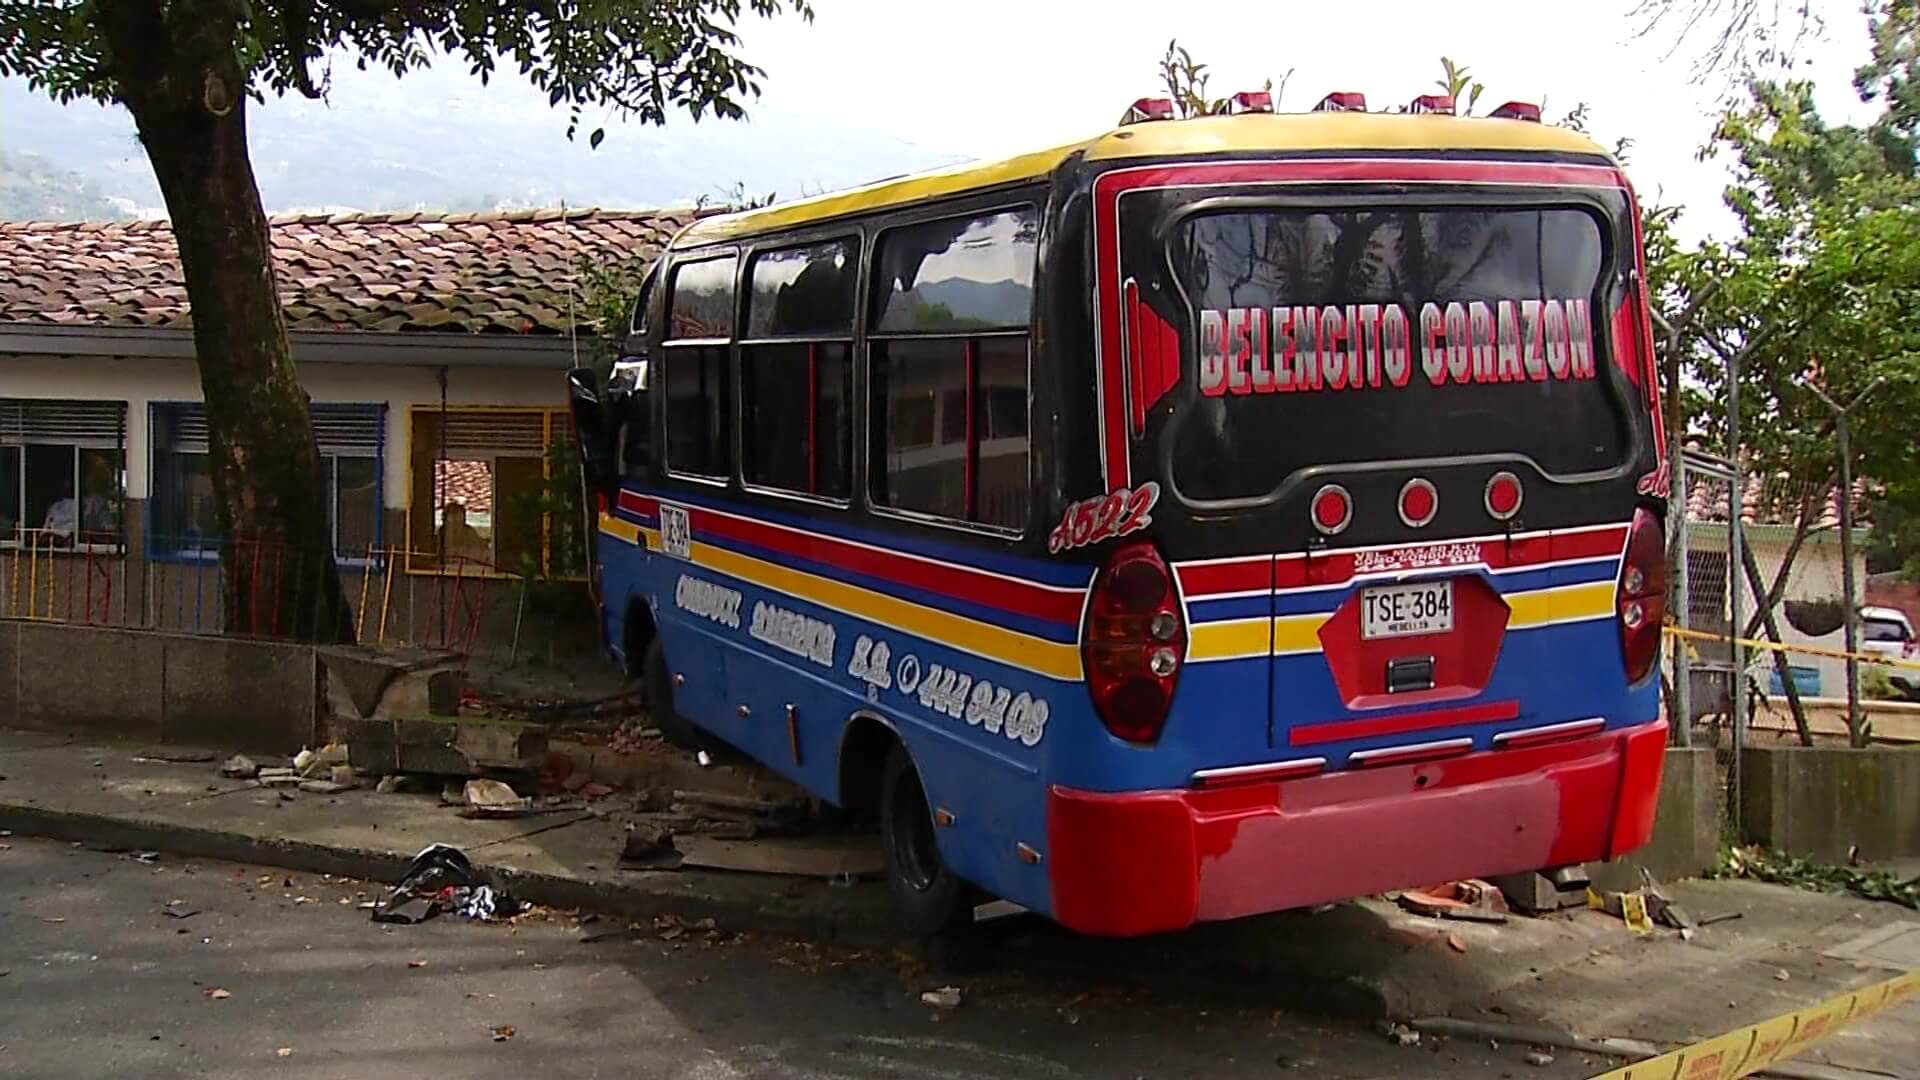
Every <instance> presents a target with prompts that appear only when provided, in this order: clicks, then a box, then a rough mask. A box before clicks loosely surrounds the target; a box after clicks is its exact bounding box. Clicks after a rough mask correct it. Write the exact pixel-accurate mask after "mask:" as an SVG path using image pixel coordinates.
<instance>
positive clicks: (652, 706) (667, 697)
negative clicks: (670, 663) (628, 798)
mask: <svg viewBox="0 0 1920 1080" xmlns="http://www.w3.org/2000/svg"><path fill="white" fill-rule="evenodd" d="M640 685H641V688H642V690H643V691H644V692H645V694H646V698H647V716H648V718H649V719H651V720H652V721H653V726H654V727H656V728H659V729H660V734H661V735H663V736H665V737H666V740H667V741H668V742H670V743H672V744H673V745H675V746H678V747H680V748H681V749H682V750H706V751H714V750H717V749H718V748H719V745H720V744H719V743H718V742H717V741H715V740H714V739H713V738H712V737H711V736H709V735H707V733H706V732H704V731H701V730H700V729H699V728H697V727H695V726H694V725H693V724H692V723H691V722H690V721H688V720H687V718H686V717H684V716H681V715H680V713H679V712H678V711H676V710H675V709H674V707H673V673H672V672H671V671H669V670H668V669H667V654H666V651H665V650H663V649H661V648H660V638H659V637H658V635H656V636H655V637H654V639H653V640H652V641H651V642H648V643H647V654H646V657H645V658H644V659H642V660H641V661H640Z"/></svg>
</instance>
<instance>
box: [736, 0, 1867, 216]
mask: <svg viewBox="0 0 1920 1080" xmlns="http://www.w3.org/2000/svg"><path fill="white" fill-rule="evenodd" d="M815 2H816V7H817V18H816V19H815V21H814V22H813V24H812V25H811V26H809V25H806V24H803V23H801V22H800V21H799V20H797V19H792V18H787V19H783V20H780V21H778V22H774V23H766V22H754V21H749V22H747V23H745V24H744V25H743V28H742V29H743V30H744V32H745V36H746V39H747V41H746V51H747V55H748V58H749V59H750V60H752V61H754V62H755V63H758V64H759V65H760V66H762V67H764V68H766V69H767V75H768V78H767V86H766V96H765V99H764V100H765V102H766V103H767V104H769V105H777V106H778V107H779V108H780V109H781V110H783V111H787V110H790V111H792V112H795V113H801V114H806V115H810V116H814V117H818V118H820V122H822V123H832V124H846V125H849V126H855V127H860V128H868V129H874V130H878V131H881V132H884V133H886V134H889V135H892V136H895V137H898V138H902V139H906V140H909V141H912V142H915V143H919V144H921V145H923V146H926V147H929V148H932V149H936V150H942V151H950V152H954V153H959V154H963V155H970V156H973V155H977V156H982V157H987V156H999V155H1004V154H1012V153H1018V152H1020V151H1022V150H1030V149H1036V148H1039V147H1041V146H1046V145H1052V144H1056V143H1063V142H1068V141H1072V140H1075V139H1079V138H1084V137H1087V136H1089V135H1091V134H1093V133H1096V132H1099V131H1102V130H1105V129H1106V128H1108V127H1111V126H1112V124H1113V123H1114V121H1115V120H1116V119H1117V118H1118V117H1119V115H1120V114H1121V112H1123V111H1124V110H1125V108H1126V106H1127V105H1128V104H1129V103H1130V102H1131V101H1133V99H1134V98H1137V97H1140V96H1144V95H1147V94H1152V93H1154V92H1156V90H1157V88H1158V75H1157V63H1158V60H1159V58H1160V56H1161V53H1162V52H1163V51H1164V49H1165V48H1166V44H1167V40H1168V39H1169V38H1178V39H1179V40H1180V43H1181V44H1182V45H1184V46H1186V47H1187V48H1188V49H1189V50H1190V51H1191V52H1192V53H1193V54H1194V56H1195V58H1196V59H1199V60H1203V61H1205V62H1206V63H1208V64H1209V65H1210V66H1211V70H1212V73H1213V82H1212V84H1211V86H1210V87H1209V89H1210V91H1211V92H1213V93H1214V94H1216V95H1220V96H1224V95H1225V94H1228V93H1231V92H1233V91H1234V90H1240V89H1255V88H1258V87H1259V86H1260V84H1261V83H1262V82H1263V81H1264V80H1265V79H1267V78H1272V79H1274V81H1275V82H1276V83H1277V82H1278V81H1279V79H1280V77H1281V76H1282V75H1283V74H1284V73H1285V72H1286V70H1287V69H1288V68H1290V67H1291V68H1294V69H1295V71H1294V74H1293V76H1292V79H1291V80H1290V81H1289V82H1288V83H1287V87H1286V97H1285V98H1284V99H1283V101H1282V103H1281V108H1282V109H1283V110H1284V109H1289V108H1291V109H1305V108H1309V107H1311V106H1312V104H1313V103H1314V102H1316V101H1318V100H1319V99H1320V97H1321V96H1322V95H1323V94H1325V93H1326V92H1328V91H1330V90H1359V91H1362V92H1364V93H1365V94H1366V95H1367V99H1368V103H1369V105H1370V106H1371V107H1373V108H1375V109H1379V108H1382V107H1385V106H1389V105H1397V104H1401V103H1404V102H1406V101H1408V100H1410V99H1412V98H1413V97H1414V96H1415V95H1416V94H1422V93H1431V92H1432V91H1433V89H1434V86H1433V83H1434V80H1435V79H1437V78H1438V77H1439V74H1440V62H1439V58H1440V57H1441V56H1442V55H1447V56H1451V57H1453V58H1454V59H1455V61H1456V62H1461V63H1465V64H1467V65H1468V66H1470V67H1471V69H1472V71H1473V74H1474V75H1475V76H1476V77H1477V78H1478V79H1480V80H1481V81H1482V82H1484V83H1486V84H1487V91H1486V94H1485V95H1484V96H1483V97H1482V99H1481V106H1480V107H1481V110H1482V111H1485V110H1486V109H1488V108H1491V107H1492V106H1494V105H1497V104H1499V103H1500V102H1502V101H1506V100H1510V99H1518V100H1523V101H1534V102H1539V101H1540V100H1541V99H1543V98H1544V99H1546V102H1547V107H1548V111H1549V113H1550V114H1560V113H1563V112H1565V111H1566V110H1567V109H1568V108H1570V107H1572V106H1573V105H1574V104H1575V103H1576V102H1579V101H1586V102H1588V103H1589V105H1590V107H1591V110H1590V111H1591V115H1590V123H1589V130H1590V131H1591V132H1592V133H1593V134H1594V136H1595V137H1596V138H1597V139H1598V140H1599V141H1601V142H1602V143H1603V144H1607V145H1611V143H1612V141H1613V139H1614V138H1615V137H1617V136H1622V135H1625V136H1631V137H1632V138H1633V139H1634V147H1633V149H1632V150H1631V151H1630V155H1629V171H1630V173H1631V174H1632V176H1633V178H1634V182H1635V186H1636V187H1638V188H1639V189H1640V191H1641V195H1642V199H1643V201H1647V202H1656V201H1657V202H1663V203H1669V204H1672V203H1679V204H1682V205H1684V206H1686V207H1687V208H1688V212H1687V215H1686V217H1685V219H1683V231H1685V232H1686V233H1689V234H1697V233H1699V232H1702V231H1710V232H1718V231H1720V230H1721V229H1723V228H1724V227H1725V225H1726V222H1727V218H1726V215H1725V212H1724V210H1722V209H1721V208H1720V203H1719V193H1720V189H1721V186H1722V185H1723V183H1724V166H1723V165H1722V164H1718V163H1712V162H1709V163H1705V164H1702V163H1700V162H1697V161H1696V160H1695V152H1696V150H1697V149H1698V147H1699V145H1700V143H1701V142H1702V141H1703V139H1704V137H1705V135H1706V134H1707V133H1708V131H1709V130H1710V128H1711V122H1710V115H1711V112H1712V109H1711V106H1712V104H1713V100H1714V98H1715V97H1716V95H1717V94H1718V93H1720V92H1721V89H1722V88H1721V87H1717V86H1715V87H1701V86H1695V85H1692V84H1690V82H1689V75H1690V71H1691V65H1690V63H1689V60H1688V54H1687V53H1686V52H1684V51H1683V52H1682V53H1681V54H1680V55H1676V56H1668V55H1666V54H1667V50H1668V44H1669V41H1668V40H1667V39H1662V40H1648V39H1637V38H1636V37H1635V34H1634V31H1635V29H1636V26H1637V24H1636V23H1635V21H1634V20H1633V19H1631V18H1629V16H1628V13H1629V12H1630V11H1631V9H1632V8H1633V6H1634V0H1580V2H1574V0H1475V2H1472V3H1445V2H1435V0H1322V2H1318V3H1313V2H1309V3H1300V2H1298V0H1294V2H1287V3H1248V2H1246V0H1178V2H1175V3H1164V2H1162V3H1151V4H1149V3H1144V2H1140V0H1106V2H1101V0H968V2H966V3H955V4H946V3H942V4H938V5H935V4H929V3H925V2H924V0H922V2H914V0H906V2H903V0H815ZM1816 6H1817V7H1819V8H1820V9H1821V12H1820V14H1821V16H1822V18H1823V19H1824V20H1825V24H1826V25H1825V32H1824V34H1823V35H1822V36H1821V37H1820V38H1818V39H1815V40H1811V41H1808V42H1806V43H1804V44H1803V45H1802V46H1801V48H1800V53H1799V56H1800V58H1801V67H1800V69H1799V74H1801V76H1802V77H1810V78H1813V79H1814V81H1815V82H1816V84H1817V85H1818V86H1819V87H1820V88H1821V92H1820V95H1819V99H1820V104H1821V107H1822V111H1823V113H1824V114H1825V115H1827V116H1828V118H1829V119H1832V120H1836V121H1837V120H1845V119H1849V118H1854V119H1857V118H1860V117H1862V116H1864V115H1866V113H1865V111H1864V110H1863V107H1862V106H1861V105H1860V104H1859V102H1858V100H1857V98H1855V96H1854V94H1853V91H1852V74H1853V69H1854V67H1855V66H1856V65H1858V64H1859V63H1860V62H1862V61H1863V60H1864V59H1865V57H1866V50H1867V39H1866V29H1865V26H1866V24H1865V19H1864V17H1863V16H1862V15H1861V14H1860V12H1859V4H1858V3H1857V2H1855V0H1816Z"/></svg>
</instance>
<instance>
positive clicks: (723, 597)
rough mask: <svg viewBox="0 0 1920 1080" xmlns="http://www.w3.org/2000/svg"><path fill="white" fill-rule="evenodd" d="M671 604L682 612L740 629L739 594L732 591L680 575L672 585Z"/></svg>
mask: <svg viewBox="0 0 1920 1080" xmlns="http://www.w3.org/2000/svg"><path fill="white" fill-rule="evenodd" d="M673 602H674V604H675V605H677V606H678V607H679V608H680V610H682V611H687V612H691V613H693V614H695V615H699V616H701V617H703V618H707V619H712V620H713V621H714V622H717V623H719V624H720V625H721V626H725V627H729V628H731V629H734V630H738V629H740V594H739V593H738V592H736V591H734V590H733V589H729V588H727V587H725V586H723V585H715V584H714V583H713V582H711V581H702V580H700V579H699V578H697V577H688V576H687V575H686V574H681V575H680V580H679V581H676V582H674V584H673Z"/></svg>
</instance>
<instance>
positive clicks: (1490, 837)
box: [1047, 720, 1667, 936]
mask: <svg viewBox="0 0 1920 1080" xmlns="http://www.w3.org/2000/svg"><path fill="white" fill-rule="evenodd" d="M1666 733H1667V725H1666V722H1665V721H1664V720H1662V721H1656V722H1654V723H1651V724H1645V725H1642V726H1639V727H1633V728H1626V729H1619V730H1614V731H1608V732H1604V733H1602V734H1599V735H1594V736H1591V737H1588V738H1584V739H1578V740H1572V741H1568V742H1564V743H1554V744H1548V745H1545V746H1533V747H1528V748H1524V749H1519V748H1516V749H1502V750H1488V751H1483V752H1480V753H1475V754H1469V755H1467V756H1464V757H1459V758H1453V759H1451V760H1445V761H1435V762H1428V763H1425V764H1410V765H1402V766H1387V767H1380V768H1373V769H1354V770H1348V771H1344V772H1338V773H1327V774H1323V775H1319V776H1313V777H1307V778H1303V779H1297V780H1281V781H1268V782H1259V783H1247V784H1241V785H1237V786H1228V787H1219V788H1207V789H1182V790H1162V791H1138V792H1125V793H1117V794H1116V793H1104V792H1088V791H1076V790H1073V789H1070V788H1062V787H1054V788H1052V789H1050V790H1049V791H1048V795H1047V847H1048V849H1049V850H1048V852H1047V862H1048V878H1049V884H1050V886H1051V889H1052V894H1053V916H1054V918H1055V919H1056V920H1058V921H1059V922H1060V923H1061V924H1062V925H1064V926H1066V927H1068V928H1069V929H1072V930H1077V931H1080V932H1082V933H1088V934H1104V935H1113V936H1132V935H1139V934H1150V933H1156V932H1160V931H1166V930H1178V929H1180V928H1182V927H1185V926H1189V925H1191V924H1193V923H1195V922H1205V921H1211V920H1217V919H1232V918H1238V917H1240V916H1243V915H1254V914H1258V913H1261V912H1267V911H1278V910H1282V909H1285V908H1294V907H1303V906H1306V905H1309V904H1317V903H1323V902H1326V901H1330V900H1340V899H1345V898H1347V897H1352V896H1364V895H1367V894H1370V893H1377V892H1383V891H1386V890H1389V889H1399V888H1409V887H1413V886H1416V885H1427V884H1433V883H1436V882H1441V881H1453V880H1458V879H1461V878H1466V877H1486V876H1490V875H1494V874H1507V873H1518V872H1522V871H1528V870H1538V869H1543V868H1546V867H1552V866H1566V865H1570V864H1574V863H1582V862H1592V861H1596V860H1601V859H1613V858H1617V857H1619V856H1621V855H1623V854H1626V853H1627V852H1629V851H1632V850H1634V849H1635V848H1637V847H1639V846H1641V845H1642V844H1645V843H1646V842H1647V839H1648V837H1649V836H1651V835H1652V832H1653V817H1654V807H1655V804H1656V802H1657V801H1658V798H1659V791H1660V770H1661V766H1662V764H1663V762H1664V758H1665V748H1666V742H1667V734H1666Z"/></svg>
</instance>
